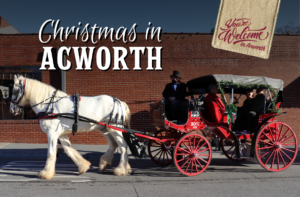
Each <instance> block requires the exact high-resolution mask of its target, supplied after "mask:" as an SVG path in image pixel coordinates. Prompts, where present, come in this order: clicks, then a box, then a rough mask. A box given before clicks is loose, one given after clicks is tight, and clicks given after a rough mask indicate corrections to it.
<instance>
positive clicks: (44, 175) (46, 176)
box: [37, 170, 55, 180]
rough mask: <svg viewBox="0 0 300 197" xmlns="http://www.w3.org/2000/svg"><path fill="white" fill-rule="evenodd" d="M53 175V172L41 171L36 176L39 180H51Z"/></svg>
mask: <svg viewBox="0 0 300 197" xmlns="http://www.w3.org/2000/svg"><path fill="white" fill-rule="evenodd" d="M54 175H55V171H54V170H53V171H45V170H42V171H40V172H39V173H38V174H37V176H38V177H39V178H41V179H47V180H49V179H52V177H53V176H54Z"/></svg>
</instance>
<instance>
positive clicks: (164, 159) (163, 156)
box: [163, 151, 166, 163]
mask: <svg viewBox="0 0 300 197" xmlns="http://www.w3.org/2000/svg"><path fill="white" fill-rule="evenodd" d="M165 154H166V152H165V151H164V153H163V163H165Z"/></svg>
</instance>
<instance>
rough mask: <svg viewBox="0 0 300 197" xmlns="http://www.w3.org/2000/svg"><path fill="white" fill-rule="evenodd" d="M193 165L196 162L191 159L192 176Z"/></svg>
mask: <svg viewBox="0 0 300 197" xmlns="http://www.w3.org/2000/svg"><path fill="white" fill-rule="evenodd" d="M193 164H194V160H193V159H191V174H193Z"/></svg>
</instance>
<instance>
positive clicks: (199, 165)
mask: <svg viewBox="0 0 300 197" xmlns="http://www.w3.org/2000/svg"><path fill="white" fill-rule="evenodd" d="M195 160H196V162H197V163H198V164H199V166H200V167H201V168H202V169H203V166H202V165H201V163H200V161H198V159H197V158H195Z"/></svg>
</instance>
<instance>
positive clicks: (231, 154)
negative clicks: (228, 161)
mask: <svg viewBox="0 0 300 197" xmlns="http://www.w3.org/2000/svg"><path fill="white" fill-rule="evenodd" d="M234 153H235V147H234V149H233V151H232V154H231V156H230V157H231V158H232V157H233V155H234Z"/></svg>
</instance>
